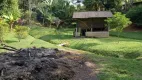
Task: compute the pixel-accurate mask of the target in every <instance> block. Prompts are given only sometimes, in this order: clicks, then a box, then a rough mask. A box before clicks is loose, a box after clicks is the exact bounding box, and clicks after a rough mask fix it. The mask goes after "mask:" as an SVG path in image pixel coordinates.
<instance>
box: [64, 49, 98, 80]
mask: <svg viewBox="0 0 142 80" xmlns="http://www.w3.org/2000/svg"><path fill="white" fill-rule="evenodd" d="M65 55H66V58H68V59H70V60H73V61H74V62H77V63H78V64H74V63H72V66H73V67H74V71H75V75H74V77H73V78H72V79H70V80H98V79H97V76H96V73H95V69H96V65H95V64H94V63H92V62H90V61H88V60H87V59H85V58H84V56H82V54H80V53H78V52H77V51H65Z"/></svg>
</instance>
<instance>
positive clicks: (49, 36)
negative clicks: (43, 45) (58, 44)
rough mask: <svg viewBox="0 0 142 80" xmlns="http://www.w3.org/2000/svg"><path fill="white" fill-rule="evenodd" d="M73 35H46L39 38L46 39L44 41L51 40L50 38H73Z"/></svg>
mask: <svg viewBox="0 0 142 80" xmlns="http://www.w3.org/2000/svg"><path fill="white" fill-rule="evenodd" d="M72 38H73V36H72V35H45V36H42V37H40V38H39V39H41V40H44V41H50V40H55V39H61V40H63V39H72Z"/></svg>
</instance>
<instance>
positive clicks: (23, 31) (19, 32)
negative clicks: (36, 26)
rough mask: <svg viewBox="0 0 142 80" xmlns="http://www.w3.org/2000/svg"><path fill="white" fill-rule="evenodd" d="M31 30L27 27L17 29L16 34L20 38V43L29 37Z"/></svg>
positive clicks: (17, 27)
mask: <svg viewBox="0 0 142 80" xmlns="http://www.w3.org/2000/svg"><path fill="white" fill-rule="evenodd" d="M28 31H29V28H28V27H25V26H16V27H15V34H16V37H17V38H18V40H19V42H20V40H21V39H25V38H27V36H28Z"/></svg>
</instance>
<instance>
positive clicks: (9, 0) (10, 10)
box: [0, 0, 20, 18]
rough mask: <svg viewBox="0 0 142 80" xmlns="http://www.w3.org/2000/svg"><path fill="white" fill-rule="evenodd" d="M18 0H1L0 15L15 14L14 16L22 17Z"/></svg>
mask: <svg viewBox="0 0 142 80" xmlns="http://www.w3.org/2000/svg"><path fill="white" fill-rule="evenodd" d="M18 6H19V5H18V0H1V1H0V8H1V9H0V10H1V11H0V12H1V13H0V15H11V14H12V15H13V16H14V18H17V17H20V9H19V8H18Z"/></svg>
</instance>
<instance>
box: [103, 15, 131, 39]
mask: <svg viewBox="0 0 142 80" xmlns="http://www.w3.org/2000/svg"><path fill="white" fill-rule="evenodd" d="M105 21H106V22H107V27H110V28H111V29H116V31H117V32H118V37H119V35H120V33H121V32H122V31H123V29H124V28H126V27H128V25H129V24H131V21H130V20H129V18H126V16H125V14H122V13H120V12H117V13H115V14H114V15H113V17H112V18H108V19H107V20H105Z"/></svg>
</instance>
